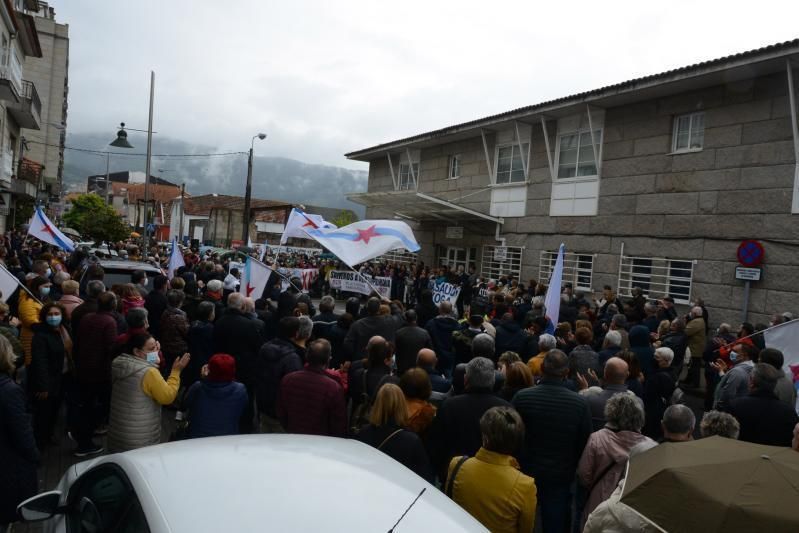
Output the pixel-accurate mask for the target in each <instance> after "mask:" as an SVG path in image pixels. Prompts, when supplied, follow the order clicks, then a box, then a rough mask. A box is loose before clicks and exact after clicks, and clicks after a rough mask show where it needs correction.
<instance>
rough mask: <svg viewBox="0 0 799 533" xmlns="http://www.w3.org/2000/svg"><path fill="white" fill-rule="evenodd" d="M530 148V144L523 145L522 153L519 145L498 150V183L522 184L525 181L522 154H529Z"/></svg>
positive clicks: (501, 147)
mask: <svg viewBox="0 0 799 533" xmlns="http://www.w3.org/2000/svg"><path fill="white" fill-rule="evenodd" d="M529 146H530V145H529V143H524V144H522V149H521V151H520V150H519V145H518V144H512V145H509V146H500V147H499V148H497V181H496V182H497V183H522V182H524V181H525V177H524V163H523V162H522V152H527V151H528V148H529Z"/></svg>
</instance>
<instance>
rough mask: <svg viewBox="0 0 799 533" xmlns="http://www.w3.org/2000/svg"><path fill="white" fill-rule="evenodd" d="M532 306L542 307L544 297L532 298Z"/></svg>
mask: <svg viewBox="0 0 799 533" xmlns="http://www.w3.org/2000/svg"><path fill="white" fill-rule="evenodd" d="M533 307H544V297H543V296H536V297H535V298H533Z"/></svg>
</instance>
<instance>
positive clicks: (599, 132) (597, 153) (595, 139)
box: [554, 128, 605, 182]
mask: <svg viewBox="0 0 799 533" xmlns="http://www.w3.org/2000/svg"><path fill="white" fill-rule="evenodd" d="M604 129H605V128H594V134H593V135H591V129H590V128H581V129H579V130H572V131H567V132H563V133H560V132H558V139H557V142H556V146H555V169H554V170H555V179H556V180H557V181H559V182H568V181H581V180H588V179H598V178H599V169H600V163H599V162H600V161H602V136H603V134H604ZM585 133H587V134H588V136H589V137H590V139H591V144H592V145H593V144H594V143H596V145H595V146H592V147H591V154H592V155H593V156H594V170H595V172H594V173H593V174H588V175H585V176H577V175H575V176H568V177H563V178H561V177H560V145H561V141H562V140H563V138H564V137H571V136H573V135H577V160H576V162H575V174H576V172H577V170H579V168H580V139H581V138H582V136H583V134H585Z"/></svg>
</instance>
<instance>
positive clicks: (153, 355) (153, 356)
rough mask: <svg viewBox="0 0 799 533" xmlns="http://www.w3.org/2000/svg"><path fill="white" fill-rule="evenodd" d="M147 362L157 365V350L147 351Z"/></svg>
mask: <svg viewBox="0 0 799 533" xmlns="http://www.w3.org/2000/svg"><path fill="white" fill-rule="evenodd" d="M147 362H148V363H150V364H151V365H157V364H158V352H157V351H155V352H147Z"/></svg>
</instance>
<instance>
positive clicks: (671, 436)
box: [660, 404, 696, 442]
mask: <svg viewBox="0 0 799 533" xmlns="http://www.w3.org/2000/svg"><path fill="white" fill-rule="evenodd" d="M660 424H661V426H662V427H663V438H662V439H661V440H660V442H685V441H689V440H693V438H694V437H693V435H694V426H695V425H696V416H695V415H694V412H693V411H691V409H690V408H689V407H687V406H685V405H682V404H676V405H670V406H669V407H667V408H666V411H665V412H664V413H663V419H662V420H661V422H660Z"/></svg>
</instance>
